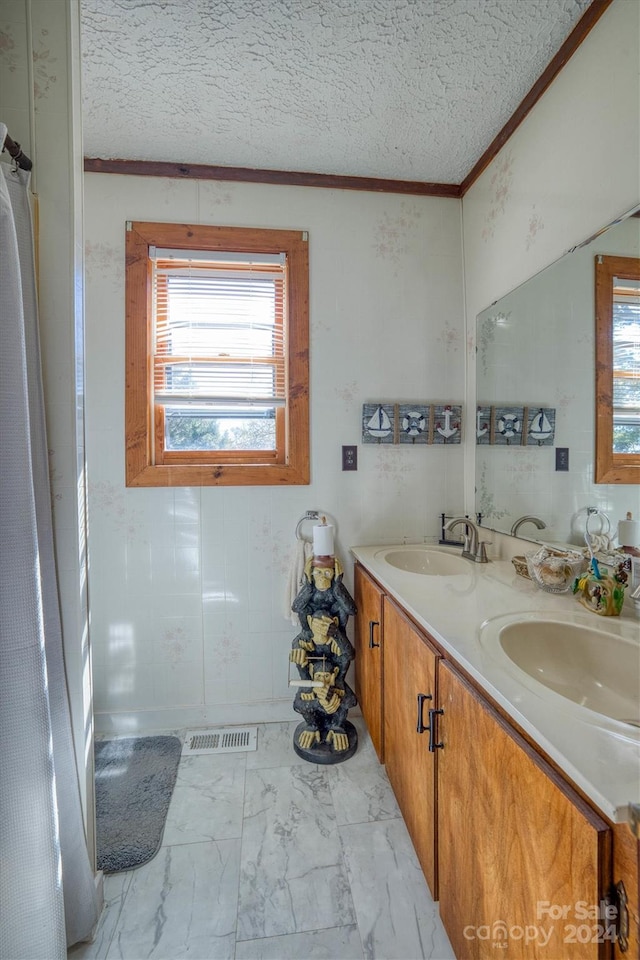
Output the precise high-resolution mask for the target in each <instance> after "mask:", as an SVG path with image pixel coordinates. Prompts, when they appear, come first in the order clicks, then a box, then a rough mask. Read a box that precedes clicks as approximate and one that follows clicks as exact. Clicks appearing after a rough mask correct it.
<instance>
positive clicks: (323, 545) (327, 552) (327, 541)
mask: <svg viewBox="0 0 640 960" xmlns="http://www.w3.org/2000/svg"><path fill="white" fill-rule="evenodd" d="M313 555H314V557H332V556H333V526H332V525H331V524H330V523H322V524H317V525H316V526H315V527H314V528H313Z"/></svg>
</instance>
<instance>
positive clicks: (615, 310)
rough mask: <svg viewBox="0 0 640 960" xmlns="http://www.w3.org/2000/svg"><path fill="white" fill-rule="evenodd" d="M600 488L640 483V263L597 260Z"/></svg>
mask: <svg viewBox="0 0 640 960" xmlns="http://www.w3.org/2000/svg"><path fill="white" fill-rule="evenodd" d="M595 281H596V287H595V307H596V464H595V482H596V483H640V257H616V256H603V255H600V254H598V255H596V258H595Z"/></svg>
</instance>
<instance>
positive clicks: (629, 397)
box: [612, 277, 640, 453]
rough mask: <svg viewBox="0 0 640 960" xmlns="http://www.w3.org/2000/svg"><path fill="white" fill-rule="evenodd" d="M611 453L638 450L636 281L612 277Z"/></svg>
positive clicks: (639, 305)
mask: <svg viewBox="0 0 640 960" xmlns="http://www.w3.org/2000/svg"><path fill="white" fill-rule="evenodd" d="M612 321H613V323H612V327H613V329H612V335H613V452H614V453H640V280H633V279H630V278H621V277H614V278H613V312H612Z"/></svg>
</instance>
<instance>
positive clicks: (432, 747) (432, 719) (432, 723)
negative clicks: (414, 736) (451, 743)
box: [429, 710, 444, 753]
mask: <svg viewBox="0 0 640 960" xmlns="http://www.w3.org/2000/svg"><path fill="white" fill-rule="evenodd" d="M443 713H444V710H429V752H430V753H435V752H436V750H441V749H442V748H443V747H444V743H436V742H435V736H436V717H437V716H438V715H440V716H441V715H442V714H443Z"/></svg>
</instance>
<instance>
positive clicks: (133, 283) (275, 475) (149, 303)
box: [125, 221, 310, 487]
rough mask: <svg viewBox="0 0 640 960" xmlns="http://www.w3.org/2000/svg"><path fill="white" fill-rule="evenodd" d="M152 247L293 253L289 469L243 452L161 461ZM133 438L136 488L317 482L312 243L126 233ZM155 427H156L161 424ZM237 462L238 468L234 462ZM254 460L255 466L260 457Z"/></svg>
mask: <svg viewBox="0 0 640 960" xmlns="http://www.w3.org/2000/svg"><path fill="white" fill-rule="evenodd" d="M150 247H169V248H176V249H180V250H211V251H225V252H226V251H234V252H241V253H281V252H282V253H285V254H286V257H287V291H286V314H287V330H286V358H285V379H286V406H285V408H284V409H283V410H281V411H278V421H279V423H278V426H277V429H278V432H279V436H282V433H284V439H283V442H282V444H281V449H282V450H283V455H282V456H281V457H280V460H281V461H282V462H277V458H275V457H274V455H273V453H272V452H271V453H269V452H266V454H265V460H264V462H259V463H256V462H247V459H248V458H247V455H246V453H244V452H243V451H239V452H238V453H237V455H235V456H234V455H233V452H232V451H227V450H225V451H219V452H216V451H212V452H210V453H204V454H203V452H202V451H194V452H193V455H192V456H188V460H189V462H185V460H186V459H187V456H185V454H184V453H181V454H180V456H179V457H175V456H171V455H170V456H167V453H166V452H165V453H164V454H163V455H161V456H159V457H157V458H156V457H155V455H154V450H155V446H156V443H157V442H158V434H157V430H158V422H157V421H158V417H157V416H155V415H154V407H153V400H152V397H153V389H152V387H153V369H152V352H151V351H152V332H153V331H152V324H153V290H152V262H151V259H150V256H149V248H150ZM125 309H126V316H125V356H126V376H125V437H126V485H127V486H128V487H175V486H187V487H191V486H265V485H272V486H276V485H278V486H279V485H287V484H308V483H309V473H310V470H309V244H308V235H307V234H306V233H302V232H300V231H293V230H269V229H253V228H247V227H218V226H203V225H189V224H179V223H147V222H139V221H136V222H129V223H127V229H126V307H125ZM154 421H155V422H154ZM231 459H233V462H230V460H231ZM250 460H252V461H255V455H254V454H252V455H251V457H250Z"/></svg>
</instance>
